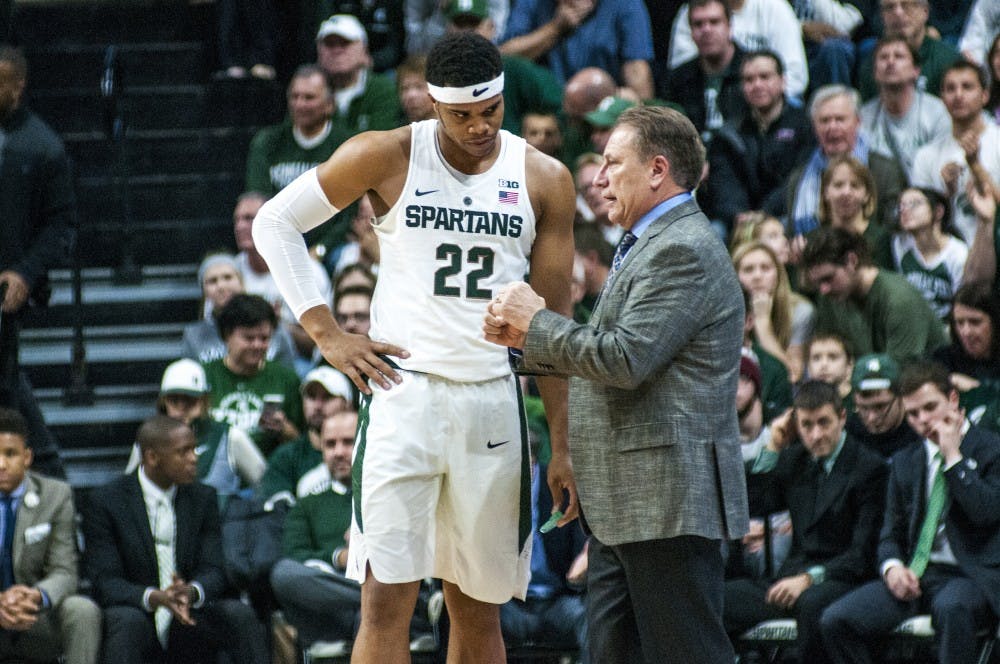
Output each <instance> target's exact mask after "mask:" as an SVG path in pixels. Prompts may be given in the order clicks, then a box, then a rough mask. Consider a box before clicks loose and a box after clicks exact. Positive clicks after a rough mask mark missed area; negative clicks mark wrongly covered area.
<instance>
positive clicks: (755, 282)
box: [733, 240, 816, 382]
mask: <svg viewBox="0 0 1000 664" xmlns="http://www.w3.org/2000/svg"><path fill="white" fill-rule="evenodd" d="M733 267H735V268H736V275H737V276H738V277H739V280H740V284H742V285H743V288H745V289H746V290H747V291H748V292H749V293H750V300H751V306H752V308H753V316H754V336H755V338H756V340H757V343H758V344H760V346H761V347H762V348H763V349H764V350H766V351H767V352H768V353H770V354H771V355H774V356H775V357H776V358H778V359H779V360H781V362H782V363H783V364H784V365H785V366H786V367H787V368H788V376H789V379H790V380H791V381H792V382H795V381H797V380H798V379H799V378H801V377H802V368H803V363H804V359H803V347H804V346H805V343H806V341H807V340H808V339H809V336H810V335H811V334H812V328H813V323H814V320H815V317H816V313H815V310H814V308H813V306H812V304H810V303H809V301H808V300H806V299H805V298H804V297H802V296H801V295H799V294H798V293H795V292H793V291H792V289H791V286H790V285H789V283H788V275H787V273H786V272H785V270H783V269H782V265H781V262H780V261H779V260H778V257H777V255H776V254H775V252H774V250H773V249H771V247H769V246H768V245H766V244H764V243H763V242H760V241H757V240H754V241H751V242H745V243H743V244H741V245H740V246H738V247H736V248H735V249H734V250H733Z"/></svg>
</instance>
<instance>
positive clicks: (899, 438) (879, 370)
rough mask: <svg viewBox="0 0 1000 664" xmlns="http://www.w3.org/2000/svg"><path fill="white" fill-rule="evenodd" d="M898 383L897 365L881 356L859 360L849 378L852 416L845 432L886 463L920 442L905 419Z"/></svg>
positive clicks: (869, 356)
mask: <svg viewBox="0 0 1000 664" xmlns="http://www.w3.org/2000/svg"><path fill="white" fill-rule="evenodd" d="M898 379H899V366H898V365H897V364H896V361H895V360H894V359H892V358H891V357H889V356H888V355H885V354H881V353H877V354H876V353H873V354H871V355H865V356H863V357H860V358H858V361H857V363H856V364H855V365H854V371H853V372H852V374H851V387H852V388H853V392H852V394H853V397H854V412H853V413H851V414H850V415H849V416H848V418H847V426H846V429H847V432H848V433H849V434H850V435H851V436H853V437H854V438H855V439H857V440H859V441H861V442H862V443H863V444H865V445H866V446H868V448H869V449H871V450H874V451H875V452H878V453H879V454H881V455H882V457H883V458H885V459H888V458H889V457H891V456H892V455H893V454H895V453H896V452H897V451H898V450H901V449H903V448H904V447H906V446H907V445H909V444H910V443H912V442H914V441H917V440H920V436H918V435H917V434H916V432H915V431H914V430H913V429H912V428H911V427H910V425H909V424H908V423H907V421H906V418H905V417H904V414H905V413H903V406H902V404H901V402H900V400H899V395H898V394H897V393H896V381H897V380H898Z"/></svg>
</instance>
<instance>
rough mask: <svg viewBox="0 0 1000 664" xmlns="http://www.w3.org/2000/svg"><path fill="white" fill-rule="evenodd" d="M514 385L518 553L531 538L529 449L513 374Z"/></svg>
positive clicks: (520, 400)
mask: <svg viewBox="0 0 1000 664" xmlns="http://www.w3.org/2000/svg"><path fill="white" fill-rule="evenodd" d="M514 385H515V387H516V388H517V416H518V419H519V420H520V423H521V499H520V505H519V508H520V509H519V511H518V521H517V541H518V542H520V544H521V546H520V547H518V553H520V552H521V551H524V547H525V546H527V545H528V541H529V540H530V539H531V450H530V449H529V448H528V418H527V415H526V414H525V412H524V397H523V395H522V394H521V381H520V380H518V378H517V376H514ZM542 486H543V487H544V486H545V485H544V484H543V485H542Z"/></svg>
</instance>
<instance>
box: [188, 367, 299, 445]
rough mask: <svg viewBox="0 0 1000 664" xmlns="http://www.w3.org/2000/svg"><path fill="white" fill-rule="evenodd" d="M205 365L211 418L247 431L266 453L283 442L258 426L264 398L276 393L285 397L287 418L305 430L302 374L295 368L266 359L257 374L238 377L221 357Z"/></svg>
mask: <svg viewBox="0 0 1000 664" xmlns="http://www.w3.org/2000/svg"><path fill="white" fill-rule="evenodd" d="M204 367H205V375H206V377H207V378H208V385H209V388H210V389H211V405H210V408H211V415H212V418H213V419H215V420H218V421H219V422H226V423H227V424H229V425H230V426H234V427H238V428H240V429H243V430H244V431H246V432H248V433H249V434H250V437H251V438H252V439H253V441H254V442H255V443H256V444H257V446H258V447H259V448H260V451H261V453H263V454H264V455H265V456H267V455H268V454H270V453H271V451H272V450H273V449H274V448H275V447H276V446H277V445H278V444H279V443H280V442H281V441H279V440H270V439H269V437H267V436H265V435H263V432H261V430H260V428H259V426H258V423H259V421H260V415H261V413H262V412H263V411H264V399H265V397H269V396H271V395H274V396H275V398H280V399H282V404H283V405H282V410H283V411H284V413H285V417H286V418H288V420H289V421H290V422H291V423H292V424H294V425H295V426H296V427H298V429H299V431H304V430H305V429H304V426H305V420H304V417H303V415H302V396H301V395H300V394H299V377H298V376H297V375H296V374H295V372H294V371H293V370H291V369H289V368H288V367H286V366H284V365H281V364H277V363H274V362H264V366H263V368H262V369H261V370H260V371H258V372H257V374H256V375H254V376H238V375H236V374H235V373H233V372H232V371H230V370H229V369H228V367H226V365H225V364H224V362H223V360H221V359H219V360H214V361H212V362H209V363H207V364H205V365H204Z"/></svg>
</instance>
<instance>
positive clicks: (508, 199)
mask: <svg viewBox="0 0 1000 664" xmlns="http://www.w3.org/2000/svg"><path fill="white" fill-rule="evenodd" d="M500 202H501V203H506V204H507V205H517V192H516V191H501V192H500Z"/></svg>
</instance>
